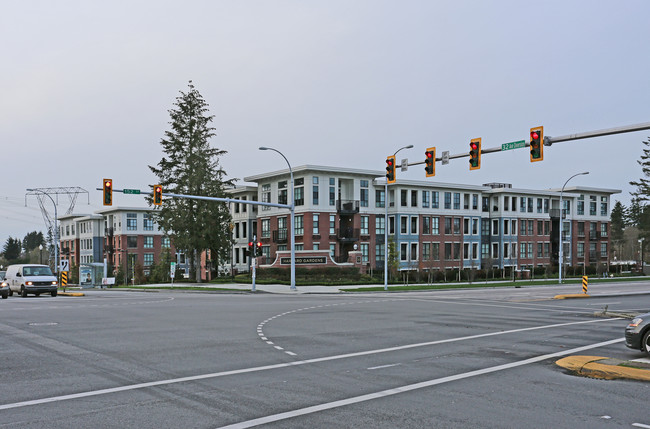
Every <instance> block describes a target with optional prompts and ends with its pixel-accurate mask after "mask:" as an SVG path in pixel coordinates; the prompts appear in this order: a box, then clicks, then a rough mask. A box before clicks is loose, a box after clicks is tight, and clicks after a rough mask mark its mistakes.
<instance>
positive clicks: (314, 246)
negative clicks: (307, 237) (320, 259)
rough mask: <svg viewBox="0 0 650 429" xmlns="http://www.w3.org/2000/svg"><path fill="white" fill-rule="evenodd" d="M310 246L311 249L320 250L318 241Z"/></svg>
mask: <svg viewBox="0 0 650 429" xmlns="http://www.w3.org/2000/svg"><path fill="white" fill-rule="evenodd" d="M311 247H312V249H313V250H320V243H312V245H311Z"/></svg>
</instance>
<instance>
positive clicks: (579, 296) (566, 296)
mask: <svg viewBox="0 0 650 429" xmlns="http://www.w3.org/2000/svg"><path fill="white" fill-rule="evenodd" d="M573 298H591V297H590V296H589V295H587V294H586V293H571V294H566V295H555V296H554V297H553V299H573Z"/></svg>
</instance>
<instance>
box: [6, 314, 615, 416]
mask: <svg viewBox="0 0 650 429" xmlns="http://www.w3.org/2000/svg"><path fill="white" fill-rule="evenodd" d="M614 320H621V319H620V318H612V319H595V320H585V321H580V322H568V323H556V324H553V325H543V326H533V327H529V328H519V329H512V330H509V331H499V332H489V333H485V334H476V335H468V336H465V337H456V338H447V339H443V340H435V341H427V342H424V343H415V344H405V345H401V346H395V347H387V348H383V349H375V350H365V351H361V352H352V353H346V354H342V355H334V356H324V357H320V358H313V359H306V360H299V361H292V362H285V363H276V364H271V365H264V366H258V367H252V368H242V369H235V370H230V371H222V372H214V373H210V374H201V375H192V376H188V377H181V378H172V379H167V380H159V381H150V382H146V383H138V384H129V385H126V386H119V387H111V388H107V389H99V390H90V391H86V392H80V393H72V394H69V395H60V396H52V397H49V398H41V399H34V400H29V401H21V402H14V403H10V404H3V405H0V410H8V409H11V408H20V407H27V406H31V405H40V404H47V403H50V402H61V401H67V400H70V399H80V398H88V397H91V396H99V395H106V394H109V393H117V392H125V391H129V390H137V389H144V388H148V387H157V386H165V385H169V384H177V383H185V382H189V381H198V380H206V379H211V378H218V377H225V376H229V375H239V374H247V373H252V372H260V371H269V370H273V369H280V368H289V367H292V366H301V365H308V364H312V363H320V362H328V361H334V360H340V359H348V358H353V357H360V356H368V355H374V354H379V353H388V352H396V351H401V350H408V349H413V348H418V347H427V346H434V345H438V344H446V343H454V342H459V341H467V340H474V339H478V338H486V337H493V336H497V335H506V334H514V333H519V332H527V331H536V330H540V329H552V328H560V327H564V326H573V325H584V324H588V323H604V322H611V321H614ZM623 340H624V338H620V339H618V340H616V341H623ZM614 342H615V341H614ZM267 343H271V344H273V342H272V341H267ZM588 348H589V347H588V346H587V349H588ZM587 349H585V350H587ZM562 353H564V352H562Z"/></svg>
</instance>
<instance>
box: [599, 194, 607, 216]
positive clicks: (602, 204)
mask: <svg viewBox="0 0 650 429" xmlns="http://www.w3.org/2000/svg"><path fill="white" fill-rule="evenodd" d="M600 215H601V216H607V197H600Z"/></svg>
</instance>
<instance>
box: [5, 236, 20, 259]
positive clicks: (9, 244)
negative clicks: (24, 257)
mask: <svg viewBox="0 0 650 429" xmlns="http://www.w3.org/2000/svg"><path fill="white" fill-rule="evenodd" d="M22 247H23V246H22V243H21V242H20V240H19V239H17V238H12V237H9V238H7V241H6V242H5V245H4V247H3V249H2V253H3V254H4V257H5V259H6V260H7V261H9V262H11V261H15V260H17V259H18V258H20V254H21V251H22Z"/></svg>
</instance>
